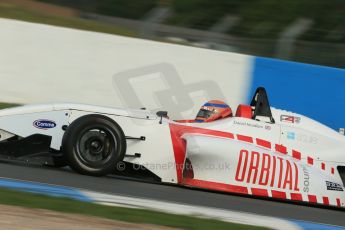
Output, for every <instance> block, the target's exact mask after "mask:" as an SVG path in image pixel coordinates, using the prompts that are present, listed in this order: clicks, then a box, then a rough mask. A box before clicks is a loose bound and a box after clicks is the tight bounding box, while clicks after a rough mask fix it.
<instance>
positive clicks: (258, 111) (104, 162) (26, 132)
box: [0, 88, 345, 207]
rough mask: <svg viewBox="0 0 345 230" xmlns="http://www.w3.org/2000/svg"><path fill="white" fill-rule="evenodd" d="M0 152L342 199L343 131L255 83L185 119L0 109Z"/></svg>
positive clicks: (95, 170)
mask: <svg viewBox="0 0 345 230" xmlns="http://www.w3.org/2000/svg"><path fill="white" fill-rule="evenodd" d="M218 108H219V110H221V111H223V112H224V111H225V113H222V114H219V113H216V112H217V110H218ZM211 117H212V119H210V118H211ZM0 159H2V160H21V161H25V162H33V163H42V164H48V165H49V164H54V165H55V166H64V165H69V166H70V167H71V168H72V169H74V170H75V171H77V172H79V173H82V174H87V175H93V176H101V175H105V174H108V173H112V172H114V171H115V168H116V166H118V171H119V170H122V169H124V168H123V167H127V168H128V167H129V166H130V167H131V170H129V171H128V173H129V175H130V174H131V173H133V175H134V174H136V173H138V172H139V173H140V172H143V171H145V173H143V175H145V176H146V175H148V176H151V177H154V178H155V179H157V180H159V181H161V182H163V183H173V184H177V185H181V186H188V187H197V188H202V189H209V190H216V191H222V192H230V193H239V194H246V195H252V196H260V197H269V198H275V199H282V200H290V201H297V202H309V203H313V204H322V205H329V206H338V207H344V206H345V192H344V182H345V137H344V136H343V135H342V134H340V133H338V132H336V131H334V130H332V129H330V128H328V127H326V126H324V125H322V124H320V123H318V122H316V121H314V120H312V119H310V118H307V117H305V116H302V115H299V114H295V113H292V112H288V111H285V110H279V109H275V108H271V107H270V105H269V102H268V99H267V95H266V91H265V90H264V88H258V89H257V91H256V93H255V95H254V97H253V100H252V102H251V104H250V105H239V106H238V108H237V111H236V113H235V114H234V115H232V112H231V110H230V108H229V107H228V106H226V105H224V104H222V103H218V101H215V102H214V103H212V102H211V103H207V104H205V105H204V106H203V107H202V109H201V110H200V112H199V114H198V117H197V119H195V120H189V121H173V120H170V119H168V117H167V113H166V112H158V113H157V114H153V113H150V112H148V111H146V110H127V109H115V108H107V107H99V106H90V105H81V104H48V105H47V104H46V105H25V106H20V107H15V108H10V109H4V110H1V111H0ZM121 164H122V166H121ZM119 165H120V166H121V167H119ZM142 169H144V170H142Z"/></svg>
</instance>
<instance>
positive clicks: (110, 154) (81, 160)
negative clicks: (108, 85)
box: [62, 114, 126, 176]
mask: <svg viewBox="0 0 345 230" xmlns="http://www.w3.org/2000/svg"><path fill="white" fill-rule="evenodd" d="M62 143H63V145H62V148H63V152H64V155H65V158H66V160H67V163H68V165H69V166H70V167H71V168H72V169H74V170H75V171H77V172H79V173H81V174H86V175H91V176H103V175H106V174H109V173H111V172H113V171H114V170H115V166H116V164H117V163H118V162H119V161H121V160H123V158H124V155H125V152H126V138H125V135H124V133H123V131H122V129H121V127H120V126H119V125H118V124H117V123H116V122H115V121H113V120H112V119H110V118H108V117H106V116H102V115H97V114H92V115H86V116H83V117H80V118H78V119H76V120H75V121H73V122H72V124H71V125H70V126H69V127H68V128H67V130H66V132H65V135H64V138H63V142H62Z"/></svg>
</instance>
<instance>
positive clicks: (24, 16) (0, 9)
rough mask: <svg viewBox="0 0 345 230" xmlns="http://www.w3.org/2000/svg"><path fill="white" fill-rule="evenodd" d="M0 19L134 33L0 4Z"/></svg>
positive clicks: (124, 33)
mask: <svg viewBox="0 0 345 230" xmlns="http://www.w3.org/2000/svg"><path fill="white" fill-rule="evenodd" d="M0 17H2V18H10V19H16V20H22V21H28V22H35V23H43V24H49V25H55V26H61V27H68V28H74V29H80V30H87V31H95V32H102V33H109V34H117V35H124V36H130V37H135V36H136V33H135V32H133V31H131V30H129V29H126V28H122V27H118V26H115V25H114V26H112V25H108V24H103V23H98V22H95V21H91V20H84V19H81V18H78V17H64V16H57V15H51V14H48V13H44V12H38V11H33V10H29V9H25V8H23V7H20V6H17V5H12V4H5V3H1V2H0Z"/></svg>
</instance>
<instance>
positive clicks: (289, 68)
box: [248, 57, 345, 130]
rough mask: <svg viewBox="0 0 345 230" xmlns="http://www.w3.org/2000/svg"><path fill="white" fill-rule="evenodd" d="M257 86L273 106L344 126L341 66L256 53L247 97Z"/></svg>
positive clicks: (344, 77)
mask: <svg viewBox="0 0 345 230" xmlns="http://www.w3.org/2000/svg"><path fill="white" fill-rule="evenodd" d="M258 86H264V87H265V88H266V90H267V92H268V95H269V97H270V103H271V106H273V107H276V108H282V109H286V110H289V111H292V112H296V113H300V114H302V115H306V116H308V117H311V118H313V119H315V120H317V121H319V122H321V123H323V124H325V125H327V126H329V127H331V128H333V129H335V130H338V129H339V128H340V127H345V120H344V119H345V90H344V88H345V69H337V68H330V67H324V66H317V65H309V64H303V63H297V62H290V61H282V60H277V59H270V58H262V57H256V58H254V63H253V72H252V83H251V86H250V89H251V90H250V92H248V93H249V95H250V96H249V97H251V95H252V94H253V93H254V91H255V89H256V87H258ZM250 100H251V98H248V101H250Z"/></svg>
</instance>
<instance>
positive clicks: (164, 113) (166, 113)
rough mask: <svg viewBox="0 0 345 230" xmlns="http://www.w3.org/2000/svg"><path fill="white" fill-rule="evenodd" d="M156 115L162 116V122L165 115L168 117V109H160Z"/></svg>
mask: <svg viewBox="0 0 345 230" xmlns="http://www.w3.org/2000/svg"><path fill="white" fill-rule="evenodd" d="M156 115H157V116H158V117H160V118H161V119H160V121H159V124H162V120H163V117H168V111H158V112H157V113H156Z"/></svg>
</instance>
